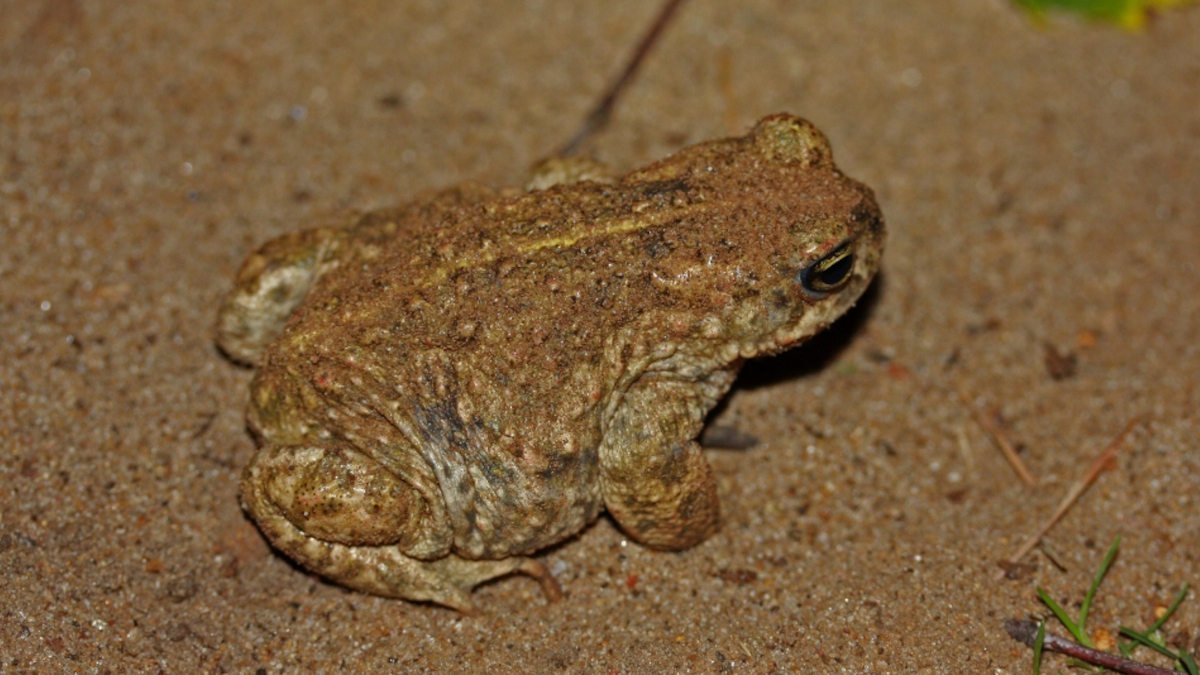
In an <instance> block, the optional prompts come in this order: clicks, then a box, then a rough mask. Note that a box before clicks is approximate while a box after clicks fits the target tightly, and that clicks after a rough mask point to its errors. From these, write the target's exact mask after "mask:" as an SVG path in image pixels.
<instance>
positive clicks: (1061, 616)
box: [1034, 586, 1095, 648]
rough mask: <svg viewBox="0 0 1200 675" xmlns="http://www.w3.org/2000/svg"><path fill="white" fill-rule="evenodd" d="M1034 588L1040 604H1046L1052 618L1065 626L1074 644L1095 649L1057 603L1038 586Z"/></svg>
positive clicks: (1077, 625)
mask: <svg viewBox="0 0 1200 675" xmlns="http://www.w3.org/2000/svg"><path fill="white" fill-rule="evenodd" d="M1034 588H1035V589H1036V590H1037V594H1038V597H1039V598H1041V599H1042V602H1044V603H1046V606H1047V607H1049V608H1050V611H1051V612H1054V616H1057V617H1058V620H1059V621H1061V622H1062V625H1064V626H1066V627H1067V630H1068V631H1069V632H1070V633H1071V635H1073V636H1075V641H1076V642H1078V643H1079V644H1081V645H1083V646H1085V647H1092V648H1094V647H1095V645H1093V644H1092V640H1091V638H1089V637H1088V636H1087V634H1086V633H1084V632H1083V631H1082V630H1080V628H1079V624H1077V623H1075V622H1074V621H1072V620H1071V617H1069V616H1067V612H1066V611H1065V610H1063V608H1062V607H1059V606H1058V603H1057V602H1055V601H1054V599H1053V598H1051V597H1050V596H1049V595H1047V594H1046V591H1043V590H1042V589H1041V587H1040V586H1035V587H1034Z"/></svg>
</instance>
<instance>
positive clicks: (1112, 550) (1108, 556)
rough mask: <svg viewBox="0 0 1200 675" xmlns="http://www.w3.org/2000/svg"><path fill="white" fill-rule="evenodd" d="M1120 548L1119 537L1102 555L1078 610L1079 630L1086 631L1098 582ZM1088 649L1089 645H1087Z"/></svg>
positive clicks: (1106, 571) (1098, 586) (1102, 578)
mask: <svg viewBox="0 0 1200 675" xmlns="http://www.w3.org/2000/svg"><path fill="white" fill-rule="evenodd" d="M1120 547H1121V536H1120V535H1117V538H1116V539H1114V540H1113V543H1112V546H1109V547H1108V553H1105V554H1104V562H1103V563H1101V564H1100V571H1098V572H1096V578H1095V579H1093V580H1092V587H1091V588H1089V589H1088V592H1087V596H1085V597H1084V598H1083V607H1082V608H1080V610H1079V630H1080V631H1086V630H1087V617H1088V611H1089V610H1090V609H1091V608H1092V598H1094V597H1096V591H1097V590H1098V589H1099V588H1100V582H1101V581H1103V580H1104V575H1105V574H1108V568H1109V567H1111V566H1112V563H1113V560H1114V559H1115V558H1116V557H1117V549H1118V548H1120ZM1088 646H1089V647H1090V646H1091V645H1088Z"/></svg>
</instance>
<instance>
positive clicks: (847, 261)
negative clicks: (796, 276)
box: [800, 242, 854, 297]
mask: <svg viewBox="0 0 1200 675" xmlns="http://www.w3.org/2000/svg"><path fill="white" fill-rule="evenodd" d="M852 271H854V247H853V246H852V245H851V244H850V242H846V243H844V244H842V245H841V246H839V247H837V248H835V249H833V251H832V252H830V253H829V255H827V256H825V257H824V258H821V259H820V260H818V261H817V262H815V263H813V264H811V265H809V266H808V267H805V268H804V269H803V270H800V285H801V286H802V287H803V288H804V290H805V291H807V292H808V293H809V294H811V295H815V296H817V297H820V296H823V295H825V294H826V293H832V292H833V291H836V290H838V289H839V288H841V287H842V286H843V285H845V283H846V282H847V281H849V280H850V273H851V272H852Z"/></svg>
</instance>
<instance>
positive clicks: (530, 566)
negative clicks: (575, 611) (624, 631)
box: [259, 516, 562, 615]
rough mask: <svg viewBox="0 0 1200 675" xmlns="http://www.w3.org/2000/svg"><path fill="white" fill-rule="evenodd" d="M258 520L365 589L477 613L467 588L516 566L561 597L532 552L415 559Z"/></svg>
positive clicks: (550, 596) (329, 573) (298, 554)
mask: <svg viewBox="0 0 1200 675" xmlns="http://www.w3.org/2000/svg"><path fill="white" fill-rule="evenodd" d="M259 525H260V527H262V529H263V531H264V532H266V533H267V537H268V538H269V539H271V541H272V543H273V544H274V545H275V546H276V547H277V548H279V549H280V550H282V551H283V552H284V553H286V554H287V555H288V556H289V557H291V558H292V559H293V560H295V561H296V562H298V563H300V564H301V565H302V566H304V567H305V568H307V569H309V570H311V571H313V572H316V573H317V574H320V575H321V576H323V577H326V578H328V579H330V580H332V581H334V582H336V583H338V584H341V585H343V586H347V587H349V588H352V589H354V590H357V591H362V592H365V593H371V594H374V595H381V596H384V597H390V598H403V599H405V600H418V601H422V600H423V601H428V602H434V603H437V604H439V605H444V606H446V607H450V608H453V609H456V610H458V611H460V612H462V613H463V614H468V615H476V614H478V611H477V609H476V607H475V603H474V602H473V601H472V599H471V589H473V588H474V587H475V586H477V585H479V584H481V583H484V582H485V581H490V580H492V579H496V578H498V577H502V576H505V575H508V574H512V573H513V572H520V573H522V574H527V575H529V576H531V577H533V578H534V579H537V580H538V582H539V583H540V584H541V586H542V592H543V593H544V594H545V596H546V600H547V601H549V602H555V601H557V600H559V599H561V598H562V589H560V588H559V586H558V582H556V581H555V580H554V577H553V576H552V575H551V574H550V571H549V570H547V569H546V567H545V566H544V565H542V564H541V563H540V562H538V561H537V560H534V559H532V558H523V557H514V558H503V559H501V560H467V559H465V558H460V557H458V556H457V555H454V554H453V553H451V554H449V555H447V556H445V557H443V558H438V559H437V560H417V559H415V558H410V557H408V556H406V555H404V554H403V553H401V552H400V550H399V549H398V548H397V547H396V546H347V545H345V544H335V543H332V542H327V541H321V540H319V539H314V538H312V537H309V536H306V535H305V534H304V533H303V532H301V531H300V530H298V529H296V528H295V527H294V526H292V525H291V524H290V523H288V522H287V521H286V520H285V519H284V518H282V516H279V517H278V518H266V519H260V520H259Z"/></svg>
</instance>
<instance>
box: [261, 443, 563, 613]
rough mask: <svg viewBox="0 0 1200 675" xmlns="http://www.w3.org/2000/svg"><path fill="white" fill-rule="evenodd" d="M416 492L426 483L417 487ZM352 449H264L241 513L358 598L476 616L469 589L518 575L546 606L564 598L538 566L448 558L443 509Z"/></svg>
mask: <svg viewBox="0 0 1200 675" xmlns="http://www.w3.org/2000/svg"><path fill="white" fill-rule="evenodd" d="M418 482H419V481H418ZM426 496H428V497H433V495H422V494H421V493H420V492H419V491H418V490H417V489H415V488H414V487H412V485H410V484H409V483H406V482H405V481H403V480H401V479H399V478H398V477H396V476H395V475H394V474H392V473H390V472H389V471H388V470H386V469H385V468H384V467H382V466H381V465H379V464H377V463H376V462H375V461H374V460H372V459H371V458H369V457H366V456H364V455H362V454H360V453H358V452H356V451H354V450H353V449H352V448H348V447H337V446H334V447H329V448H320V447H311V446H271V445H268V446H267V447H265V448H263V449H262V450H261V451H260V452H259V453H258V454H257V455H256V456H255V458H254V460H253V461H252V462H251V464H250V466H249V467H247V469H246V473H245V476H244V477H243V480H242V504H243V507H244V508H245V509H246V511H247V512H248V513H249V514H250V515H251V516H252V517H253V518H254V520H255V521H256V522H257V523H258V526H259V528H260V529H261V530H262V531H263V533H264V534H265V535H266V537H267V539H268V540H270V542H271V544H272V545H273V546H275V547H276V548H278V549H279V550H281V551H283V552H284V553H286V554H287V555H288V556H289V557H291V558H292V559H293V560H295V561H296V562H297V563H299V564H300V565H301V566H303V567H304V568H306V569H308V570H311V571H313V572H315V573H317V574H320V575H321V576H324V577H326V578H328V579H330V580H332V581H335V582H337V583H339V584H342V585H345V586H348V587H350V588H353V589H355V590H359V591H363V592H366V593H372V594H375V595H382V596H386V597H394V598H404V599H407V600H427V601H431V602H436V603H438V604H441V605H445V606H447V607H452V608H454V609H457V610H459V611H461V612H464V613H473V612H474V604H473V603H472V602H471V589H472V588H474V587H475V586H477V585H478V584H481V583H483V582H485V581H489V580H491V579H495V578H497V577H501V576H504V575H506V574H511V573H513V572H520V573H523V574H528V575H529V576H531V577H533V578H535V579H537V580H538V581H539V582H540V583H541V585H542V590H543V592H544V593H545V595H546V597H547V599H549V600H551V601H553V600H557V599H559V598H560V597H562V591H561V590H560V589H559V587H558V584H557V583H556V582H555V581H554V578H553V577H552V576H551V575H550V573H549V572H548V571H547V570H546V568H545V567H544V566H543V565H542V564H541V563H539V562H538V561H536V560H533V559H532V558H522V557H512V558H503V559H500V560H468V559H465V558H461V557H459V556H457V555H455V554H453V553H451V552H450V551H449V547H450V533H449V528H448V527H447V526H445V525H444V523H445V518H444V516H443V517H438V516H439V514H438V505H436V504H430V503H429V502H430V500H429V499H426V498H425V497H426Z"/></svg>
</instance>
